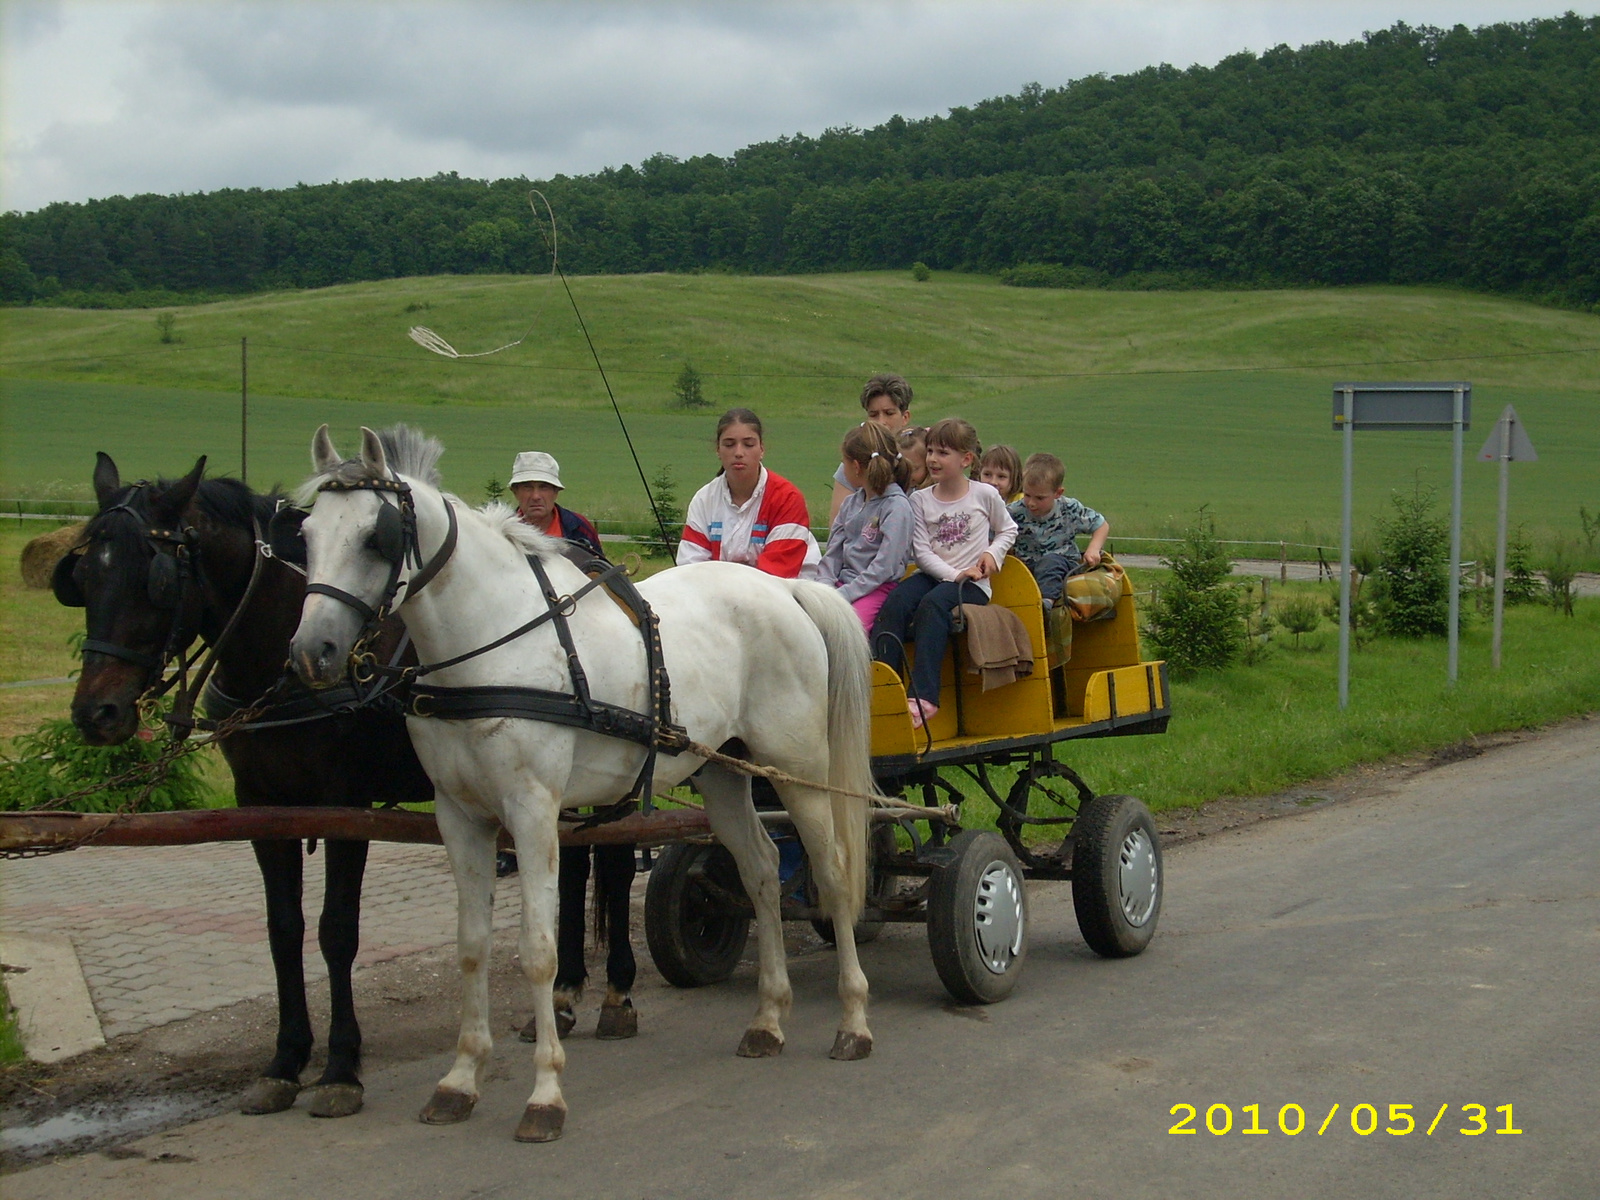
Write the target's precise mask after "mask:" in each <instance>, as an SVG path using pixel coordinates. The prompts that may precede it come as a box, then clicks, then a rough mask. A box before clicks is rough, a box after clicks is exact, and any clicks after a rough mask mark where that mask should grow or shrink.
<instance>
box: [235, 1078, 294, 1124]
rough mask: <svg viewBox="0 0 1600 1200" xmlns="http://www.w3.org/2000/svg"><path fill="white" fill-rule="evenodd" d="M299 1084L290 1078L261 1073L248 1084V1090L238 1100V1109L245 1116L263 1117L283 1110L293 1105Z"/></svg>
mask: <svg viewBox="0 0 1600 1200" xmlns="http://www.w3.org/2000/svg"><path fill="white" fill-rule="evenodd" d="M299 1094H300V1085H299V1084H298V1083H295V1082H294V1081H293V1080H292V1079H273V1078H271V1077H270V1076H267V1075H263V1076H262V1077H261V1078H260V1079H257V1080H256V1081H255V1082H254V1083H252V1084H251V1085H250V1090H249V1091H247V1092H246V1093H245V1094H244V1098H243V1099H242V1100H240V1101H239V1111H240V1112H242V1113H243V1114H244V1115H245V1116H247V1117H264V1116H266V1115H267V1114H268V1113H276V1112H283V1111H284V1110H285V1109H290V1108H293V1107H294V1100H295V1097H296V1096H298V1095H299Z"/></svg>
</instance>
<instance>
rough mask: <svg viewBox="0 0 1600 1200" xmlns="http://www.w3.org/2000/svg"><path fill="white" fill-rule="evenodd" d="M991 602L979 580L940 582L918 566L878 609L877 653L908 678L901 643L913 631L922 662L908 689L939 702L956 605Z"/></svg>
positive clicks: (874, 652) (874, 631)
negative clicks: (942, 667) (946, 650)
mask: <svg viewBox="0 0 1600 1200" xmlns="http://www.w3.org/2000/svg"><path fill="white" fill-rule="evenodd" d="M987 603H989V597H988V596H986V595H984V592H983V589H982V588H981V587H979V586H978V585H977V584H975V583H971V582H963V583H961V584H954V583H940V582H939V581H938V580H937V579H935V578H934V577H933V576H932V575H928V574H925V573H924V572H921V571H918V572H917V573H916V574H915V575H913V576H912V577H911V578H910V579H907V580H906V581H905V582H903V583H902V584H901V585H900V586H899V587H897V588H895V589H894V591H892V592H890V593H889V598H888V599H887V600H885V601H884V602H883V607H882V608H880V609H879V610H878V619H877V620H876V621H874V622H873V623H872V656H873V657H874V658H876V659H877V660H878V661H879V662H881V663H887V664H888V665H889V666H890V667H892V668H893V669H894V671H895V673H896V674H898V675H900V676H901V677H902V678H904V676H905V655H904V654H903V652H902V648H903V646H904V644H905V642H906V640H907V638H908V636H909V637H910V638H911V640H912V641H914V642H915V644H916V647H917V663H916V666H915V667H913V668H912V671H911V686H910V687H908V688H907V689H906V694H907V695H908V696H915V697H918V698H919V699H922V700H926V701H927V702H928V703H929V704H938V703H939V669H940V667H941V665H942V664H943V663H944V648H945V646H946V645H947V644H948V643H949V641H950V626H951V624H952V622H953V619H954V617H953V614H954V613H955V610H956V607H957V606H958V605H961V604H987Z"/></svg>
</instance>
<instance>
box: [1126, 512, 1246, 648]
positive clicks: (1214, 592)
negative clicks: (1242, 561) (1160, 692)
mask: <svg viewBox="0 0 1600 1200" xmlns="http://www.w3.org/2000/svg"><path fill="white" fill-rule="evenodd" d="M1161 561H1162V565H1163V566H1165V567H1166V568H1168V569H1169V570H1170V571H1171V572H1172V582H1171V583H1169V584H1168V585H1167V586H1166V587H1164V588H1162V589H1161V594H1160V596H1159V597H1157V599H1156V600H1155V602H1154V603H1153V604H1151V605H1150V606H1149V608H1148V609H1147V610H1146V614H1145V628H1144V635H1145V639H1146V640H1147V641H1148V642H1149V643H1150V645H1151V647H1152V648H1153V649H1154V650H1155V652H1156V653H1157V654H1158V655H1160V656H1161V657H1162V658H1164V659H1166V660H1167V665H1168V667H1170V668H1171V670H1172V671H1173V672H1174V673H1175V674H1177V675H1179V676H1184V675H1192V674H1194V673H1195V672H1196V671H1203V670H1208V669H1211V668H1215V667H1225V666H1227V665H1228V664H1229V663H1231V662H1232V661H1233V660H1234V659H1236V658H1237V657H1238V656H1239V652H1240V651H1241V650H1242V649H1243V648H1244V627H1243V625H1242V624H1241V623H1240V620H1239V589H1238V588H1237V587H1236V586H1235V585H1234V584H1232V583H1230V582H1229V578H1230V575H1229V573H1230V572H1231V571H1232V570H1233V563H1231V562H1230V561H1229V560H1228V556H1227V555H1226V554H1224V553H1223V550H1222V545H1221V543H1219V542H1218V541H1217V533H1216V524H1215V522H1214V521H1213V520H1212V519H1211V518H1210V517H1209V516H1207V515H1206V514H1205V513H1204V512H1203V511H1202V512H1201V515H1200V518H1199V519H1198V520H1197V521H1196V522H1195V523H1194V524H1193V525H1191V526H1190V527H1189V528H1188V529H1186V530H1184V532H1183V540H1182V543H1181V545H1180V546H1179V548H1178V549H1177V550H1176V551H1174V552H1173V553H1172V555H1170V556H1169V557H1167V558H1164V559H1162V560H1161Z"/></svg>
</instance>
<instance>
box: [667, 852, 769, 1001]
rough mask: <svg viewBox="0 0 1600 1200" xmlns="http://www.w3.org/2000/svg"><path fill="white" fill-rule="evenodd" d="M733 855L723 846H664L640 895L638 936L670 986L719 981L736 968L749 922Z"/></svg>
mask: <svg viewBox="0 0 1600 1200" xmlns="http://www.w3.org/2000/svg"><path fill="white" fill-rule="evenodd" d="M744 897H745V892H744V887H743V885H742V884H741V883H740V882H739V869H738V867H737V866H736V865H735V864H734V861H733V856H732V855H731V854H729V853H728V851H727V849H726V848H725V847H723V846H715V845H710V846H707V845H697V844H693V843H677V844H674V845H670V846H667V847H664V848H663V849H662V851H661V853H660V855H659V856H657V858H656V863H655V866H654V867H653V868H652V869H651V871H650V883H649V885H648V886H647V887H646V888H645V893H644V935H645V941H646V943H647V944H648V945H649V947H650V957H651V958H652V959H654V960H655V964H656V969H657V970H659V971H660V972H661V976H662V978H664V979H665V980H666V981H667V982H668V983H670V984H672V985H673V986H674V987H681V988H691V987H704V986H706V985H707V984H712V983H721V982H722V981H723V980H724V979H726V978H728V976H729V975H732V974H733V969H734V968H735V967H736V966H738V965H739V956H740V955H741V954H743V953H744V945H745V942H746V940H747V939H748V938H749V936H750V918H749V917H747V916H744V915H742V914H741V913H738V912H731V911H729V909H730V907H731V906H732V905H733V904H736V903H738V902H740V901H743V900H744Z"/></svg>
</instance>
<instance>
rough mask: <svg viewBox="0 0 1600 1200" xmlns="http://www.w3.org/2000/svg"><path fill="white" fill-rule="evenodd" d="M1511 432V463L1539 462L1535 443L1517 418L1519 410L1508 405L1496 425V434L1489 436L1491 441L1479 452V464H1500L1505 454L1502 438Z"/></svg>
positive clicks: (1509, 456)
mask: <svg viewBox="0 0 1600 1200" xmlns="http://www.w3.org/2000/svg"><path fill="white" fill-rule="evenodd" d="M1508 428H1509V429H1510V431H1511V453H1510V454H1509V455H1507V456H1506V457H1507V458H1508V459H1509V460H1510V461H1511V462H1538V461H1539V456H1538V454H1536V453H1535V452H1534V449H1533V443H1532V442H1531V441H1529V440H1528V431H1527V430H1526V429H1524V428H1523V427H1522V421H1521V419H1520V418H1518V416H1517V410H1516V409H1514V408H1512V407H1511V405H1509V404H1508V405H1506V410H1505V412H1503V413H1501V414H1500V419H1499V420H1498V421H1496V422H1495V423H1494V432H1492V433H1491V434H1489V440H1488V441H1486V442H1485V443H1484V444H1483V449H1482V450H1479V451H1478V461H1479V462H1499V461H1500V456H1501V454H1502V453H1504V450H1503V448H1502V447H1503V443H1502V442H1501V438H1502V437H1503V436H1504V432H1503V431H1504V430H1506V429H1508Z"/></svg>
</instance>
